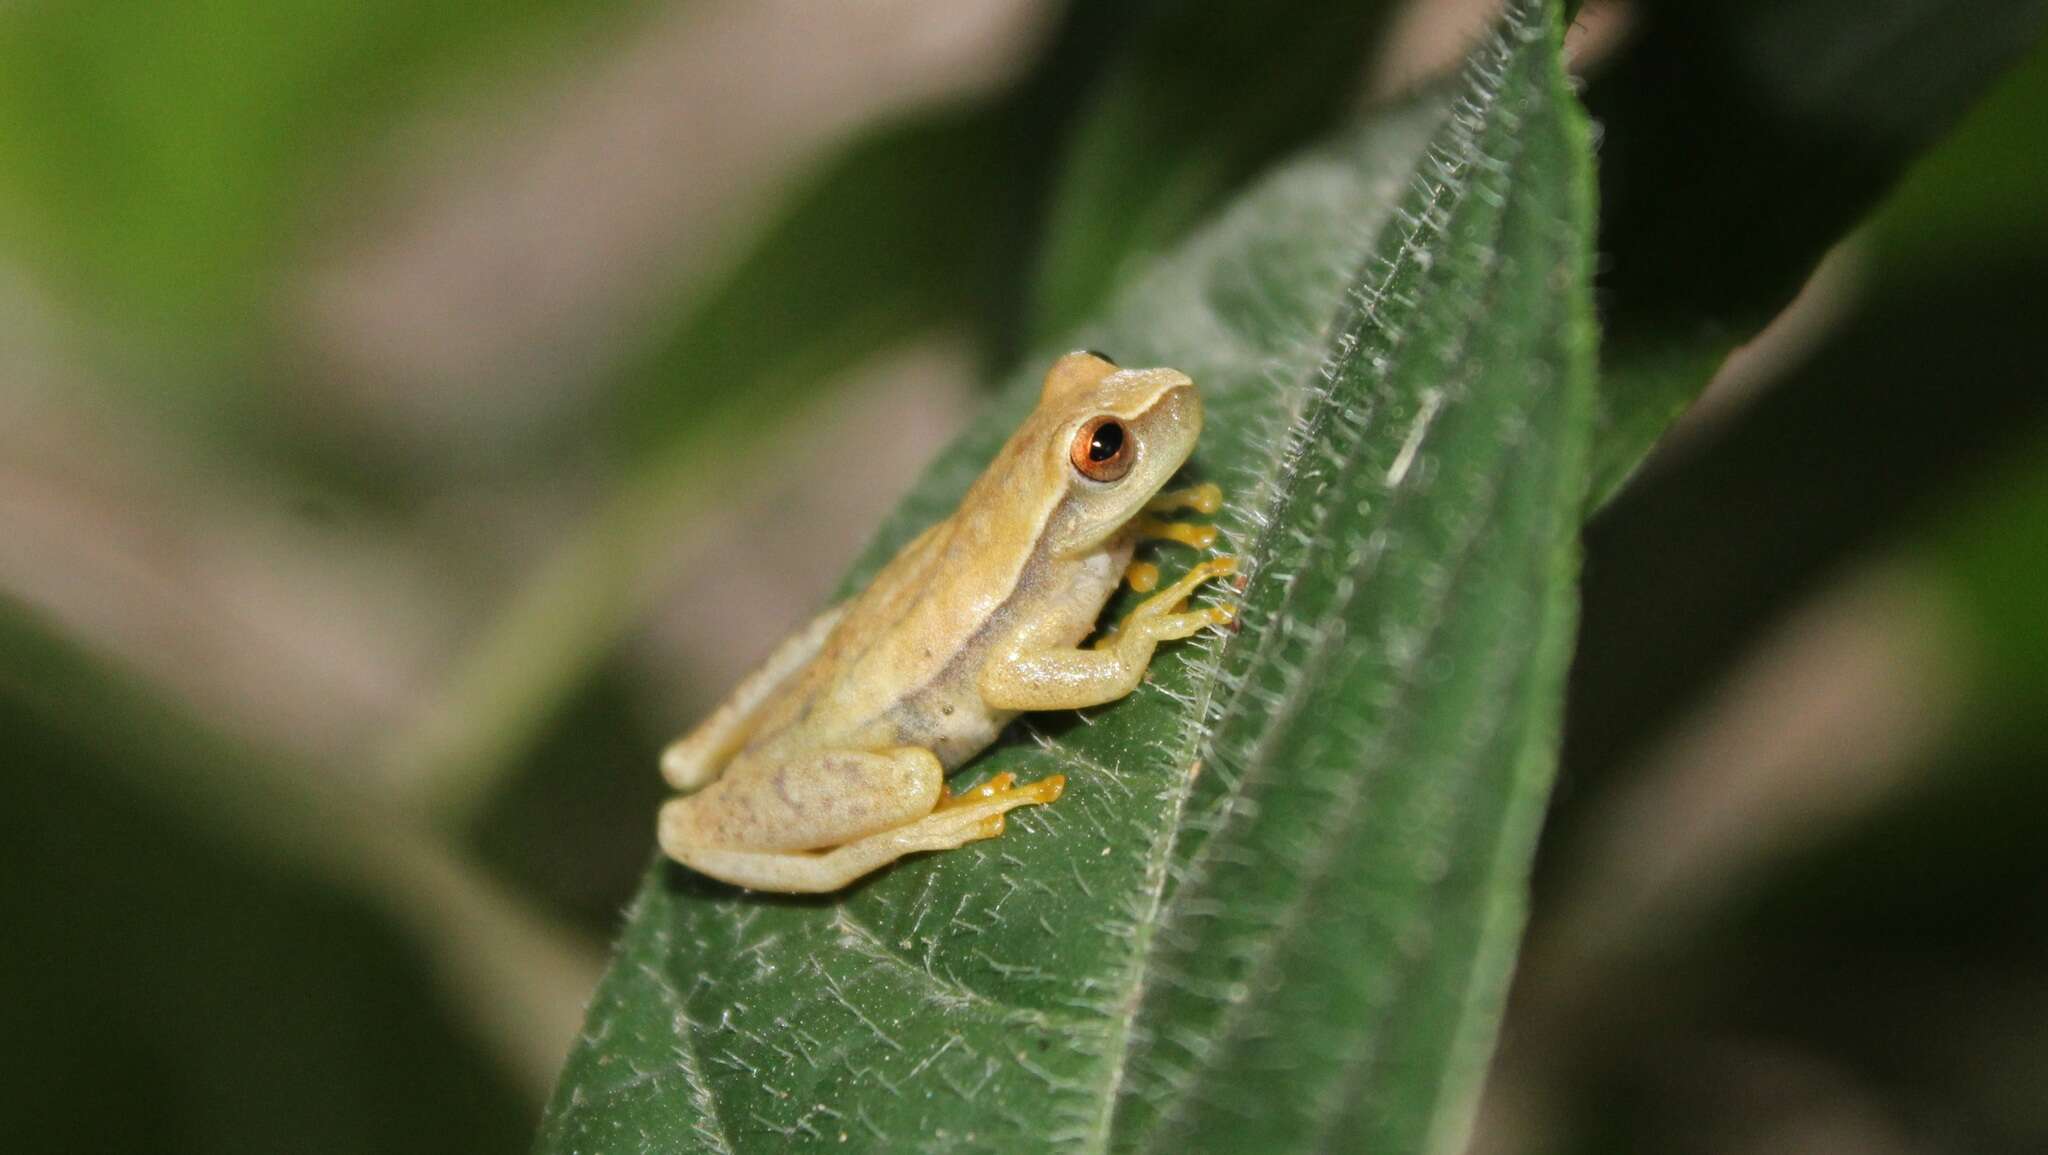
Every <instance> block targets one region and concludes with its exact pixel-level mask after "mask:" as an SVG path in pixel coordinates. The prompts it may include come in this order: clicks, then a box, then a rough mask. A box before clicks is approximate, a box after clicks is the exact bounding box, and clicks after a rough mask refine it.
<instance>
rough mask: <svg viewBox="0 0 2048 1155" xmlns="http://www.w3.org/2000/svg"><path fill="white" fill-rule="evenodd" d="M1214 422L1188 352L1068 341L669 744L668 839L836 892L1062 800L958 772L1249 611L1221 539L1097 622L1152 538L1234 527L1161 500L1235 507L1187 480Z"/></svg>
mask: <svg viewBox="0 0 2048 1155" xmlns="http://www.w3.org/2000/svg"><path fill="white" fill-rule="evenodd" d="M1201 431H1202V402H1201V399H1200V397H1199V395H1198V394H1197V392H1196V389H1195V384H1194V381H1193V380H1192V379H1190V378H1189V377H1188V375H1187V374H1185V373H1182V372H1180V371H1179V370H1176V369H1168V368H1149V369H1137V368H1123V367H1121V366H1119V365H1118V364H1117V363H1116V362H1115V361H1113V360H1111V359H1110V358H1108V357H1107V356H1105V355H1103V354H1101V353H1097V352H1088V351H1080V352H1074V353H1069V354H1067V355H1065V356H1062V357H1060V358H1058V359H1057V360H1055V361H1054V362H1053V363H1052V366H1051V368H1050V369H1049V370H1048V371H1047V372H1046V374H1045V377H1044V381H1043V383H1042V385H1041V387H1040V389H1039V391H1038V397H1037V400H1036V404H1035V405H1034V407H1033V409H1032V411H1031V413H1030V415H1029V416H1028V417H1026V418H1025V419H1024V420H1023V422H1022V423H1021V424H1020V425H1019V426H1018V427H1017V429H1016V431H1015V432H1014V433H1013V434H1012V435H1011V436H1010V437H1009V439H1008V440H1007V441H1006V442H1005V443H1004V444H1003V446H1002V447H1001V449H999V450H998V451H997V452H996V454H995V456H994V458H993V460H992V461H991V462H990V463H989V465H988V466H987V468H986V469H985V470H984V471H983V472H982V474H981V475H980V477H979V478H978V479H977V480H976V481H975V482H974V483H973V485H972V486H970V487H969V488H968V490H967V492H966V494H965V496H964V497H963V498H962V499H961V501H960V504H959V506H958V508H956V509H955V510H954V511H953V512H952V513H951V514H950V515H948V516H947V517H945V518H944V519H942V520H940V521H938V522H936V523H935V524H933V525H931V526H930V527H929V528H927V529H925V530H924V531H923V532H922V533H920V534H918V535H917V536H916V537H915V538H913V539H912V540H911V541H910V542H909V543H908V544H906V545H905V546H903V547H902V548H901V549H900V550H899V551H898V552H897V553H896V554H895V555H894V556H893V557H892V558H891V559H890V560H889V561H888V562H887V563H886V564H884V565H883V566H882V568H881V569H880V570H879V571H877V572H876V573H875V575H874V577H873V578H872V579H871V580H870V581H869V582H868V583H867V585H866V586H865V587H864V588H863V589H862V590H861V591H860V592H859V593H857V594H855V595H853V596H852V597H851V598H849V599H847V600H846V601H844V602H842V603H840V604H839V605H837V606H834V607H833V608H831V609H829V610H826V611H825V612H824V613H823V614H820V615H819V616H818V617H817V618H816V619H815V620H813V621H812V622H811V623H810V624H809V625H807V626H805V627H804V628H802V629H800V630H799V631H798V632H797V633H796V634H795V635H793V636H792V637H790V638H789V639H788V640H787V641H786V642H784V643H783V644H782V645H781V646H779V647H778V648H777V649H775V650H774V651H773V652H772V653H771V654H770V655H769V657H768V658H767V660H766V661H765V662H764V663H762V665H761V666H760V667H759V668H758V669H757V670H755V671H754V672H753V673H752V674H750V675H748V676H747V677H745V678H744V679H742V680H741V681H740V683H739V684H738V685H737V686H736V687H735V688H734V689H733V690H732V692H731V693H730V695H729V696H728V697H727V698H726V699H725V700H724V701H723V702H722V703H720V704H719V705H718V706H717V707H716V708H715V709H714V710H713V711H712V712H711V713H710V714H709V715H708V716H707V717H706V718H705V719H704V720H703V721H702V722H701V723H700V724H699V725H698V726H697V727H696V728H695V729H694V730H691V731H690V732H688V733H686V734H684V735H683V736H682V737H680V738H678V739H677V740H676V741H675V742H674V743H672V744H671V745H669V746H668V747H667V749H666V750H664V751H663V753H662V755H661V772H662V776H663V778H664V779H666V781H667V783H668V784H669V786H671V787H672V788H674V789H675V790H676V791H677V792H678V796H676V797H673V798H671V799H669V800H668V801H667V802H665V803H664V804H663V805H662V807H661V810H660V814H659V819H658V823H657V827H658V829H657V833H658V839H659V842H660V846H661V849H662V851H663V853H665V854H666V855H667V856H668V857H669V858H671V859H674V860H675V861H676V862H678V863H681V864H682V865H684V866H686V867H688V868H690V869H691V870H694V871H696V872H698V873H700V874H703V875H707V876H709V877H711V878H714V879H718V880H720V881H721V882H725V883H729V884H732V885H735V886H739V887H742V888H745V889H747V890H753V891H768V892H780V893H791V894H821V893H829V892H833V891H838V890H842V889H844V888H846V887H848V886H850V885H851V884H852V883H854V882H855V881H856V880H859V879H861V878H863V877H865V876H867V875H869V874H871V873H873V872H875V871H877V870H879V869H880V868H882V867H884V866H886V865H888V864H890V863H892V862H895V861H896V860H898V859H900V858H902V857H904V856H905V855H909V854H915V853H919V852H926V851H942V850H951V849H954V848H957V847H960V846H964V845H966V844H968V843H970V842H975V841H979V840H982V839H988V838H994V837H997V836H999V835H1001V834H1002V833H1003V829H1004V815H1005V814H1007V813H1008V812H1009V811H1011V810H1013V809H1015V808H1017V807H1020V806H1029V805H1039V804H1045V803H1050V802H1052V801H1054V800H1056V799H1057V798H1058V797H1059V796H1060V794H1061V792H1062V791H1063V790H1064V788H1065V785H1066V778H1065V776H1064V775H1061V774H1051V775H1047V776H1046V777H1043V778H1040V779H1038V780H1037V781H1033V782H1028V783H1019V782H1017V781H1016V777H1015V775H1014V774H1010V773H1003V774H998V775H995V776H993V777H992V778H990V779H989V780H988V781H986V782H984V783H982V784H981V785H979V786H977V787H975V788H973V789H969V790H965V791H962V792H959V793H957V794H956V793H955V792H954V791H952V790H951V789H950V788H949V787H948V786H947V784H946V777H947V775H948V774H949V773H950V772H951V771H953V770H955V769H957V768H959V767H960V766H962V765H963V764H964V763H966V762H968V761H969V760H970V759H972V758H974V757H975V756H976V755H978V754H980V753H981V752H982V751H983V750H984V749H986V748H987V747H989V746H990V745H991V744H992V743H994V742H995V741H996V739H997V737H998V736H999V735H1000V734H1001V733H1002V732H1003V731H1004V729H1005V728H1006V727H1007V726H1008V725H1009V724H1010V722H1011V721H1012V720H1014V719H1015V718H1017V717H1018V716H1019V715H1021V714H1024V713H1027V712H1038V711H1054V710H1071V709H1080V708H1085V707H1090V706H1098V705H1102V704H1104V703H1108V702H1113V701H1116V700H1117V699H1120V698H1123V697H1125V696H1127V695H1129V694H1130V693H1131V692H1132V691H1133V690H1135V689H1136V688H1137V687H1138V685H1139V684H1140V683H1141V681H1143V679H1144V677H1145V674H1146V671H1147V669H1148V668H1149V666H1150V664H1151V662H1152V659H1153V656H1154V653H1155V651H1156V650H1157V649H1158V647H1159V646H1160V644H1161V643H1163V642H1167V641H1172V640H1176V639H1180V638H1186V637H1189V636H1192V635H1194V634H1196V633H1198V632H1200V631H1202V630H1204V629H1209V628H1212V627H1226V626H1231V625H1234V614H1235V611H1234V609H1233V608H1232V605H1231V604H1230V602H1229V601H1228V600H1221V601H1216V602H1214V603H1212V604H1203V605H1199V606H1196V605H1191V603H1190V598H1191V597H1192V595H1194V594H1195V593H1196V592H1197V591H1198V590H1199V589H1200V588H1201V587H1203V586H1204V584H1205V583H1208V582H1211V581H1214V580H1215V579H1218V578H1222V577H1225V576H1229V575H1233V574H1237V573H1238V572H1239V571H1238V564H1237V560H1236V559H1235V558H1233V557H1229V556H1209V557H1206V558H1204V559H1202V560H1198V561H1197V562H1195V563H1194V564H1193V565H1192V566H1191V567H1190V568H1189V569H1188V570H1187V571H1186V572H1185V573H1184V574H1182V575H1181V576H1180V577H1179V578H1178V579H1177V580H1175V581H1173V582H1172V583H1170V584H1168V585H1166V586H1165V587H1164V588H1159V589H1157V592H1154V593H1152V594H1151V596H1149V597H1147V598H1145V599H1144V600H1143V601H1141V602H1139V603H1138V604H1137V605H1136V606H1135V607H1134V608H1133V609H1132V610H1131V611H1130V613H1129V614H1128V616H1126V617H1125V618H1124V619H1123V621H1122V622H1121V623H1119V624H1117V625H1116V626H1114V627H1113V628H1110V629H1108V630H1107V631H1102V630H1099V629H1098V622H1099V619H1100V618H1101V616H1102V613H1103V610H1104V608H1105V607H1106V605H1107V604H1108V602H1109V600H1110V598H1111V596H1112V595H1113V594H1115V593H1116V591H1117V590H1118V588H1119V587H1120V586H1121V585H1123V584H1126V583H1127V582H1128V583H1129V584H1131V585H1132V586H1133V588H1134V589H1137V590H1140V591H1141V592H1142V591H1144V590H1146V589H1151V588H1153V587H1155V586H1156V583H1157V581H1158V570H1157V568H1156V566H1154V565H1153V564H1152V563H1149V562H1134V560H1133V559H1134V556H1135V552H1136V549H1137V546H1138V544H1139V543H1140V541H1142V540H1151V539H1159V540H1165V541H1171V542H1179V543H1181V544H1184V545H1189V546H1193V547H1196V548H1198V549H1206V548H1207V547H1208V546H1209V545H1210V544H1212V543H1213V541H1214V537H1215V527H1214V526H1213V525H1201V524H1196V523H1191V522H1186V521H1171V520H1166V519H1164V518H1163V517H1162V516H1161V515H1163V514H1168V513H1173V512H1175V511H1179V510H1193V511H1195V512H1199V513H1210V514H1213V513H1215V512H1216V511H1217V510H1218V509H1219V508H1220V506H1221V500H1222V495H1221V491H1220V489H1219V488H1218V487H1217V486H1216V485H1214V484H1213V483H1208V484H1203V485H1197V486H1193V487H1188V488H1183V489H1179V490H1175V491H1172V492H1167V491H1166V490H1165V487H1166V485H1167V484H1168V483H1169V482H1170V481H1171V480H1172V478H1173V477H1174V475H1175V474H1176V473H1177V472H1178V471H1179V470H1180V469H1181V467H1182V466H1183V465H1184V464H1185V463H1186V462H1187V460H1188V457H1189V455H1190V454H1191V453H1192V452H1193V451H1194V448H1195V443H1196V441H1197V439H1198V438H1199V437H1200V435H1201ZM1240 580H1241V579H1240ZM1091 638H1093V639H1094V640H1093V641H1092V642H1091V641H1090V639H1091ZM1084 643H1086V644H1084Z"/></svg>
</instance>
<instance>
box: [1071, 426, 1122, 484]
mask: <svg viewBox="0 0 2048 1155" xmlns="http://www.w3.org/2000/svg"><path fill="white" fill-rule="evenodd" d="M1135 449H1136V446H1134V445H1132V444H1131V434H1130V431H1129V430H1128V429H1125V428H1124V423H1123V422H1121V421H1118V420H1117V419H1116V418H1114V417H1097V418H1095V419H1093V420H1091V421H1089V422H1088V423H1087V424H1085V425H1083V426H1081V428H1080V429H1079V430H1076V431H1075V433H1074V446H1073V448H1072V449H1070V450H1069V451H1068V454H1067V455H1068V457H1069V458H1070V459H1072V461H1073V463H1074V469H1075V470H1076V471H1077V472H1079V473H1080V475H1081V476H1083V477H1085V478H1087V479H1089V480H1090V481H1115V480H1117V479H1118V478H1120V477H1122V476H1123V475H1124V474H1126V473H1129V472H1130V471H1131V461H1132V459H1133V458H1135V457H1136V456H1137V454H1136V453H1135Z"/></svg>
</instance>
